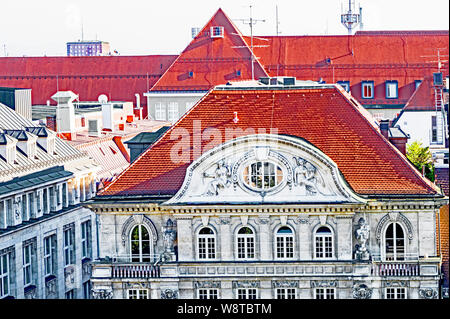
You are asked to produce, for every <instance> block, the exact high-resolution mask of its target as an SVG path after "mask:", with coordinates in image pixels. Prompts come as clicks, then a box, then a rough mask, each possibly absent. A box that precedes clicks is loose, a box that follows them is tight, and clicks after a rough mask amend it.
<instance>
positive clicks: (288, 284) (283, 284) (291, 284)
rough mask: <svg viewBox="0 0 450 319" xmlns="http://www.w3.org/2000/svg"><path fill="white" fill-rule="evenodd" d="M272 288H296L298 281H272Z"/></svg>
mask: <svg viewBox="0 0 450 319" xmlns="http://www.w3.org/2000/svg"><path fill="white" fill-rule="evenodd" d="M272 287H273V288H297V287H298V281H296V280H278V281H272Z"/></svg>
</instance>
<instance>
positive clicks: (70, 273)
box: [64, 266, 75, 289]
mask: <svg viewBox="0 0 450 319" xmlns="http://www.w3.org/2000/svg"><path fill="white" fill-rule="evenodd" d="M64 282H65V284H66V288H67V289H73V288H75V267H73V266H67V267H66V268H64Z"/></svg>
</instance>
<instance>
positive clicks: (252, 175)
mask: <svg viewBox="0 0 450 319" xmlns="http://www.w3.org/2000/svg"><path fill="white" fill-rule="evenodd" d="M260 163H261V165H259V166H260V167H258V164H260ZM265 164H268V167H273V174H272V173H269V174H266V173H265ZM254 165H256V169H255V171H256V172H253V171H252V167H253V166H254ZM269 170H270V169H269ZM279 170H280V171H281V175H279V174H278V173H279ZM284 175H285V172H284V170H283V167H282V166H281V165H279V164H278V163H276V162H274V161H271V160H263V161H253V162H250V163H248V164H247V165H245V166H244V169H243V170H242V180H243V181H244V184H245V185H246V186H247V187H248V188H250V189H251V190H253V191H256V192H263V191H271V190H273V189H275V188H277V187H279V186H280V185H282V184H283V182H284ZM279 177H281V180H280V181H279V180H278V179H279ZM266 178H269V179H271V178H273V179H274V182H275V184H274V185H273V186H266V185H264V184H265V180H266ZM253 179H255V180H257V181H258V182H261V187H259V186H258V185H256V186H254V185H252V180H253Z"/></svg>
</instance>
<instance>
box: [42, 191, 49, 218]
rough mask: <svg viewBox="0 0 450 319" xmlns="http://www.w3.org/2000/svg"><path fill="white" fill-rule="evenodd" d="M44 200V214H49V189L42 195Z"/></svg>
mask: <svg viewBox="0 0 450 319" xmlns="http://www.w3.org/2000/svg"><path fill="white" fill-rule="evenodd" d="M42 200H43V202H44V205H43V206H44V214H47V213H48V212H49V209H48V189H47V188H44V191H43V193H42Z"/></svg>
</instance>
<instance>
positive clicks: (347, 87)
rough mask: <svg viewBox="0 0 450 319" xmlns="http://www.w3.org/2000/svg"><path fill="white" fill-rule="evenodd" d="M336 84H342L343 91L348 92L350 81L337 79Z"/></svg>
mask: <svg viewBox="0 0 450 319" xmlns="http://www.w3.org/2000/svg"><path fill="white" fill-rule="evenodd" d="M337 84H339V85H340V86H342V88H343V89H344V90H345V91H347V92H350V81H338V82H337Z"/></svg>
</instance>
